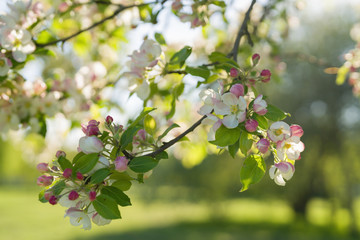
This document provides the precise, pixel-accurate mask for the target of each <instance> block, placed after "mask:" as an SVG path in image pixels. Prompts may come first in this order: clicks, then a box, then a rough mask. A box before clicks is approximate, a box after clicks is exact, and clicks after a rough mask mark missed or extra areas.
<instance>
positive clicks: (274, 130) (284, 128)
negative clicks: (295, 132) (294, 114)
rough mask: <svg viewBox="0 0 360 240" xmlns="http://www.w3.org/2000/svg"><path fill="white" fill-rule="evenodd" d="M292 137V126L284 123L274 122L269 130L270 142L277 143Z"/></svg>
mask: <svg viewBox="0 0 360 240" xmlns="http://www.w3.org/2000/svg"><path fill="white" fill-rule="evenodd" d="M290 135H291V130H290V126H289V125H288V124H287V123H285V122H283V121H278V122H274V123H273V124H271V126H270V128H269V130H268V136H269V138H270V140H271V141H273V142H275V143H278V142H280V141H283V140H285V139H288V138H289V137H290Z"/></svg>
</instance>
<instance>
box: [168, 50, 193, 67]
mask: <svg viewBox="0 0 360 240" xmlns="http://www.w3.org/2000/svg"><path fill="white" fill-rule="evenodd" d="M191 51H192V49H191V47H189V46H185V47H183V48H182V49H181V50H180V51H178V52H176V53H175V54H174V55H173V56H172V57H171V59H170V62H169V64H170V65H176V64H179V65H180V67H182V66H183V65H184V63H185V61H186V59H187V58H188V57H189V56H190V54H191Z"/></svg>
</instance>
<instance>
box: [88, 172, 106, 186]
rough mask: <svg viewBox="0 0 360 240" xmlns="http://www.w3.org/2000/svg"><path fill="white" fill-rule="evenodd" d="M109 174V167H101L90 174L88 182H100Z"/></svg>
mask: <svg viewBox="0 0 360 240" xmlns="http://www.w3.org/2000/svg"><path fill="white" fill-rule="evenodd" d="M109 174H110V170H109V169H107V168H101V169H99V170H97V171H96V172H94V174H93V175H91V180H90V183H93V184H98V183H101V182H102V181H104V179H105V178H106V177H107V176H109Z"/></svg>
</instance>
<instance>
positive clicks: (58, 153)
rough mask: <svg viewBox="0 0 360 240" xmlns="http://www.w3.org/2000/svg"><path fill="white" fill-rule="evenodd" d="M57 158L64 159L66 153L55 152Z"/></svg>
mask: <svg viewBox="0 0 360 240" xmlns="http://www.w3.org/2000/svg"><path fill="white" fill-rule="evenodd" d="M55 156H56V157H57V158H59V157H66V153H65V152H64V151H61V150H59V151H57V152H56V155H55Z"/></svg>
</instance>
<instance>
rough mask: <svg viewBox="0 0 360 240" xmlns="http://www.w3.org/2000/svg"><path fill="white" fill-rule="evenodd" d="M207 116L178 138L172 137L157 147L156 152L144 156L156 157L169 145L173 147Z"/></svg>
mask: <svg viewBox="0 0 360 240" xmlns="http://www.w3.org/2000/svg"><path fill="white" fill-rule="evenodd" d="M205 118H207V116H206V115H204V116H203V117H202V118H200V119H199V120H198V121H197V122H196V123H194V124H193V125H192V126H191V127H189V128H188V129H187V130H186V131H185V132H183V133H182V134H180V135H179V136H177V137H176V138H174V139H172V140H171V141H170V142H167V143H164V144H163V145H162V146H161V147H160V148H158V149H156V150H155V151H154V152H151V153H148V154H145V155H144V156H149V157H153V158H154V157H155V156H156V155H158V154H159V153H161V152H163V151H165V150H166V149H168V148H169V147H171V146H172V145H174V144H175V143H177V142H178V141H179V140H180V139H182V138H183V137H185V136H186V135H187V134H188V133H190V132H192V131H194V130H195V128H197V127H198V126H199V125H200V124H201V122H202V121H203V120H204V119H205Z"/></svg>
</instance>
